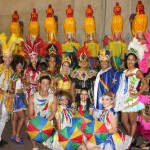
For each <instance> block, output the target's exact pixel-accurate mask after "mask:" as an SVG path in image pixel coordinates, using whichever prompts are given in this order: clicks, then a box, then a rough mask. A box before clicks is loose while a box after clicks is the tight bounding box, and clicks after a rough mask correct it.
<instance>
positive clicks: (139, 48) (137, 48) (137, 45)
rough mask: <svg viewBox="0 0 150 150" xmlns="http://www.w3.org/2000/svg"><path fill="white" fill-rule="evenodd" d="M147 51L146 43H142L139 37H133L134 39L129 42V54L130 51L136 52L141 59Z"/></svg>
mask: <svg viewBox="0 0 150 150" xmlns="http://www.w3.org/2000/svg"><path fill="white" fill-rule="evenodd" d="M145 51H148V49H147V47H146V44H141V42H139V41H138V39H136V38H133V40H132V41H131V42H130V43H129V46H128V51H127V55H128V54H129V53H134V54H135V55H136V56H137V58H138V59H139V61H141V60H142V59H143V57H144V52H145Z"/></svg>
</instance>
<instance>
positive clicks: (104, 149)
mask: <svg viewBox="0 0 150 150" xmlns="http://www.w3.org/2000/svg"><path fill="white" fill-rule="evenodd" d="M100 101H101V103H102V105H103V107H104V110H103V111H101V114H100V116H99V118H98V120H99V121H101V122H104V123H105V125H106V128H107V129H108V132H109V133H110V134H109V135H108V137H107V139H106V141H105V142H104V143H102V144H100V145H97V146H96V145H94V144H92V143H90V142H87V143H86V146H87V148H88V149H94V150H126V149H127V148H128V147H129V146H130V143H131V140H132V138H131V137H130V136H128V135H124V134H122V133H120V132H117V124H118V119H117V112H116V111H115V110H114V95H113V94H112V93H111V92H106V93H104V94H103V96H102V98H101V100H100Z"/></svg>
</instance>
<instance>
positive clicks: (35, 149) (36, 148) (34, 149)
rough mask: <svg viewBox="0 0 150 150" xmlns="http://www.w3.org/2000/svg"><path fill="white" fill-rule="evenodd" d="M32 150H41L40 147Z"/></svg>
mask: <svg viewBox="0 0 150 150" xmlns="http://www.w3.org/2000/svg"><path fill="white" fill-rule="evenodd" d="M32 150H40V149H39V148H38V147H35V148H33V149H32Z"/></svg>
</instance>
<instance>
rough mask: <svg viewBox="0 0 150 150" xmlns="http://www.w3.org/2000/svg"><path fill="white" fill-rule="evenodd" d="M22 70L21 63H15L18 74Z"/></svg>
mask: <svg viewBox="0 0 150 150" xmlns="http://www.w3.org/2000/svg"><path fill="white" fill-rule="evenodd" d="M22 71H23V65H22V64H21V63H19V64H17V66H16V72H17V73H19V74H20V73H21V72H22Z"/></svg>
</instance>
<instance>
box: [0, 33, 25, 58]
mask: <svg viewBox="0 0 150 150" xmlns="http://www.w3.org/2000/svg"><path fill="white" fill-rule="evenodd" d="M21 42H23V39H22V38H20V37H18V36H17V35H15V34H12V35H11V37H10V40H9V41H8V43H7V36H6V34H5V33H2V34H0V44H1V45H2V51H3V56H5V55H12V54H13V52H15V51H17V50H18V45H21Z"/></svg>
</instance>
